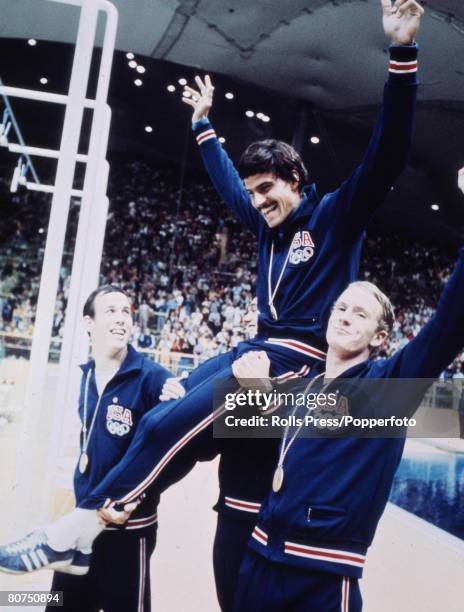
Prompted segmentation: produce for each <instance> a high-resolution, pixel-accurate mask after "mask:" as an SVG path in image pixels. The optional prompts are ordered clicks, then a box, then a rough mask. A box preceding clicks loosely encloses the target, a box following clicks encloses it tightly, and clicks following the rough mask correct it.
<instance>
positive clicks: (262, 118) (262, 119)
mask: <svg viewBox="0 0 464 612" xmlns="http://www.w3.org/2000/svg"><path fill="white" fill-rule="evenodd" d="M270 120H271V118H270V117H268V116H267V115H263V116H262V117H261V121H264V123H269V121H270Z"/></svg>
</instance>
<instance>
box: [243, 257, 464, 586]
mask: <svg viewBox="0 0 464 612" xmlns="http://www.w3.org/2000/svg"><path fill="white" fill-rule="evenodd" d="M463 346H464V249H462V250H461V252H460V256H459V259H458V261H457V264H456V266H455V269H454V272H453V274H452V276H451V278H450V280H449V281H448V284H447V286H446V288H445V289H444V291H443V293H442V296H441V298H440V301H439V304H438V308H437V312H436V314H435V316H434V317H433V319H432V320H430V321H429V322H428V323H427V325H425V326H424V327H423V329H422V330H421V331H420V332H419V334H418V335H417V337H416V338H414V339H413V340H412V341H411V342H410V343H409V344H408V345H406V346H405V347H404V348H403V349H401V350H400V351H398V352H397V353H395V354H394V355H393V356H392V357H390V358H389V359H386V360H383V361H376V362H372V361H366V362H364V363H361V364H358V365H356V366H354V367H352V368H350V369H349V370H347V371H346V372H344V373H343V374H342V375H341V376H340V377H339V378H340V379H344V380H345V379H354V380H357V381H359V380H368V379H371V380H376V381H377V382H376V386H375V387H370V393H369V394H367V395H364V398H366V397H368V399H365V400H364V402H365V404H364V405H363V406H362V407H359V406H357V407H356V410H358V413H365V414H370V415H371V416H376V417H383V416H389V415H395V416H397V417H400V416H404V415H408V416H409V415H411V414H412V413H413V412H414V410H415V409H416V408H417V406H418V404H419V402H420V400H421V398H422V396H423V394H424V393H425V390H426V389H427V387H428V386H429V385H430V379H435V378H438V376H439V374H440V373H441V372H442V371H443V370H444V368H445V367H446V366H447V365H448V364H449V363H450V362H451V361H452V360H453V358H454V357H455V355H456V354H457V353H458V352H459V351H460V350H461V349H462V347H463ZM323 370H324V366H323V364H321V365H317V366H316V367H315V368H314V369H313V371H312V372H311V374H310V376H314V375H316V374H317V373H320V372H323ZM387 379H403V381H401V380H397V381H396V383H393V388H392V381H391V380H387ZM404 379H421V380H418V381H416V383H415V384H414V385H411V383H410V381H405V380H404ZM382 381H383V382H382ZM342 384H343V381H342ZM333 385H334V383H332V385H331V390H333V389H334V388H336V387H333ZM387 385H388V391H386V388H387ZM354 388H355V389H356V385H354ZM358 388H362V385H359V384H358ZM311 391H313V389H312V390H311ZM397 433H398V432H395V434H397ZM403 433H404V432H403ZM403 446H404V437H403V436H400V437H397V438H367V439H363V438H354V437H351V438H338V439H333V438H332V439H331V438H322V439H321V438H317V439H314V438H311V439H303V438H297V439H296V440H295V442H294V444H293V445H292V447H291V448H290V450H289V452H288V454H287V456H286V458H285V462H284V470H285V478H284V484H283V487H282V489H281V490H280V491H279V492H278V493H274V492H272V493H271V494H270V495H269V496H268V498H267V499H266V501H265V503H263V506H262V509H261V513H260V515H259V519H258V524H257V527H256V528H255V530H254V531H253V534H252V535H253V537H252V538H251V540H250V546H251V547H252V548H253V549H254V550H255V551H256V552H258V553H259V554H260V555H262V556H264V557H266V558H267V559H270V560H271V561H276V562H279V563H285V564H288V565H294V566H297V567H307V568H310V569H314V570H319V571H320V570H322V571H326V572H333V573H337V574H341V575H343V576H353V577H360V576H361V575H362V570H363V567H364V563H365V556H366V551H367V548H368V546H369V545H370V544H371V542H372V539H373V537H374V534H375V530H376V528H377V523H378V521H379V519H380V517H381V515H382V513H383V511H384V508H385V505H386V503H387V500H388V496H389V493H390V488H391V484H392V481H393V476H394V474H395V471H396V469H397V467H398V464H399V461H400V459H401V454H402V451H403Z"/></svg>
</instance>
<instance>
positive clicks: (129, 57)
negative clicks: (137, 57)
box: [126, 51, 134, 60]
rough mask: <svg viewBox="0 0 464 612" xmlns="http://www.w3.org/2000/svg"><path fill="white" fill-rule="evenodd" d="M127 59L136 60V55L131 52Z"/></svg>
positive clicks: (127, 54)
mask: <svg viewBox="0 0 464 612" xmlns="http://www.w3.org/2000/svg"><path fill="white" fill-rule="evenodd" d="M126 57H127V59H128V60H133V59H134V54H133V53H131V52H130V51H129V53H126Z"/></svg>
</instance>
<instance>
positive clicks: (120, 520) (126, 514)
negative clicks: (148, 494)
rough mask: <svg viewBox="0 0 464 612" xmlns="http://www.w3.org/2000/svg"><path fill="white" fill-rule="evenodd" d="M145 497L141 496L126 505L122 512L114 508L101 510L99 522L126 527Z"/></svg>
mask: <svg viewBox="0 0 464 612" xmlns="http://www.w3.org/2000/svg"><path fill="white" fill-rule="evenodd" d="M144 498H145V495H141V496H140V497H139V498H138V499H136V500H135V501H133V502H131V503H129V504H124V506H123V507H122V510H116V509H115V508H114V506H110V507H109V508H99V509H98V510H97V514H98V518H99V521H100V523H101V524H102V525H105V526H106V525H110V524H113V525H125V524H126V523H127V521H128V520H129V519H130V517H131V514H132V513H133V512H134V510H135V509H136V508H137V506H138V505H139V504H140V503H141V502H142V501H143V499H144Z"/></svg>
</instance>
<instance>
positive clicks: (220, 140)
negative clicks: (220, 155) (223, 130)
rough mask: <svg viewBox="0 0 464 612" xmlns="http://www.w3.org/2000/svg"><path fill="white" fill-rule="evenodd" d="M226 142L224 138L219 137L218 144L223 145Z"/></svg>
mask: <svg viewBox="0 0 464 612" xmlns="http://www.w3.org/2000/svg"><path fill="white" fill-rule="evenodd" d="M225 141H226V139H225V138H224V136H219V142H220V143H222V144H224V143H225Z"/></svg>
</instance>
